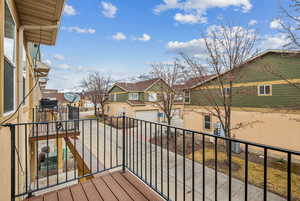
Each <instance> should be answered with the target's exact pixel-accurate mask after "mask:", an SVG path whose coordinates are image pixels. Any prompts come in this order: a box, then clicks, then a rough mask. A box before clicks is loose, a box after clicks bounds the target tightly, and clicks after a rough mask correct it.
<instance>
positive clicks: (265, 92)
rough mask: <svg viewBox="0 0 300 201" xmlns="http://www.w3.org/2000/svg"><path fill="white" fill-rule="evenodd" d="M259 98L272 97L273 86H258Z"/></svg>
mask: <svg viewBox="0 0 300 201" xmlns="http://www.w3.org/2000/svg"><path fill="white" fill-rule="evenodd" d="M257 90H258V95H259V96H271V95H272V85H259V86H258V89H257Z"/></svg>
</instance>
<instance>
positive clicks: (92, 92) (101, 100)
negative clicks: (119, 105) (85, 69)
mask: <svg viewBox="0 0 300 201" xmlns="http://www.w3.org/2000/svg"><path fill="white" fill-rule="evenodd" d="M111 83H112V80H111V78H110V77H106V76H103V75H101V74H100V73H99V72H94V73H91V74H89V75H88V77H87V78H84V79H83V80H82V81H81V87H82V88H84V89H85V91H86V92H85V95H87V96H88V97H89V98H90V100H91V101H92V103H93V104H94V113H95V115H96V114H97V104H99V105H100V107H101V114H102V116H103V115H104V107H105V105H106V104H107V102H108V98H107V91H108V89H109V87H110V86H111Z"/></svg>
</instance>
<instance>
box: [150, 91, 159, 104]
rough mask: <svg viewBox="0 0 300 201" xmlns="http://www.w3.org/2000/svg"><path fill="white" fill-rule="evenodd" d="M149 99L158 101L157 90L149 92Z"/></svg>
mask: <svg viewBox="0 0 300 201" xmlns="http://www.w3.org/2000/svg"><path fill="white" fill-rule="evenodd" d="M154 94H155V99H152V98H153V96H152V95H154ZM151 99H152V100H151ZM148 101H149V102H156V101H157V93H156V92H149V93H148Z"/></svg>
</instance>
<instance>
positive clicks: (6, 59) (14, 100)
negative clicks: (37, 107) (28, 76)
mask: <svg viewBox="0 0 300 201" xmlns="http://www.w3.org/2000/svg"><path fill="white" fill-rule="evenodd" d="M5 61H6V62H8V63H9V64H10V65H11V66H12V68H13V77H14V79H13V82H14V86H13V109H12V110H10V111H6V112H5V107H4V103H5V101H4V96H5V90H4V88H3V116H8V115H10V114H12V113H14V112H15V110H16V84H15V83H16V67H15V66H14V65H13V64H12V63H11V62H10V60H9V59H8V58H7V57H6V56H4V66H3V67H4V68H5ZM4 71H5V69H3V73H4ZM3 84H5V82H4V74H3ZM3 87H5V86H3Z"/></svg>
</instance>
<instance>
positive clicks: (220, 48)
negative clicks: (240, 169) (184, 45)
mask: <svg viewBox="0 0 300 201" xmlns="http://www.w3.org/2000/svg"><path fill="white" fill-rule="evenodd" d="M203 40H204V44H205V45H204V52H205V53H206V55H207V58H206V59H205V61H202V62H201V61H199V59H197V58H193V57H190V56H186V55H182V56H183V58H184V60H185V62H186V64H187V65H188V66H189V67H190V69H191V71H193V72H195V73H197V76H202V77H205V76H211V79H210V81H209V80H208V82H206V83H204V84H203V85H201V86H200V87H201V90H200V93H201V100H198V101H199V103H200V105H202V106H203V108H204V109H205V110H206V111H207V112H208V113H210V114H212V115H213V116H215V117H216V118H217V119H218V121H219V122H220V124H221V126H222V128H223V130H224V133H225V136H226V137H232V135H231V131H232V129H233V128H232V125H231V124H232V123H231V115H232V113H231V109H232V100H233V97H234V95H235V94H237V93H240V94H241V93H247V92H246V91H242V90H237V89H233V83H234V82H235V81H237V80H238V79H242V74H241V73H239V72H240V66H241V65H242V64H243V63H244V62H245V61H246V60H247V59H249V58H250V57H251V56H253V54H254V53H255V51H254V48H255V44H256V34H255V32H254V31H253V30H251V29H245V28H242V27H239V26H230V25H228V26H226V25H221V26H216V27H214V28H213V29H210V30H209V31H208V32H207V33H206V34H205V35H204V36H203ZM204 62H205V64H202V63H204ZM212 86H214V87H212ZM226 147H227V153H229V146H228V142H227V146H226Z"/></svg>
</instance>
